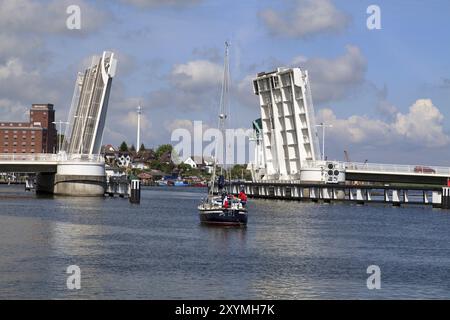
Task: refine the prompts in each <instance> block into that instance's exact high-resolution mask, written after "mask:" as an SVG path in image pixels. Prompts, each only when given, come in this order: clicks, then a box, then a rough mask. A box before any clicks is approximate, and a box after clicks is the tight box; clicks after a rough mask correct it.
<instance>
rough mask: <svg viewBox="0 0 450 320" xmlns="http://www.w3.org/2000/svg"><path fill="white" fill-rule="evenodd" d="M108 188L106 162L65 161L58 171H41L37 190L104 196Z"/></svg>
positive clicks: (67, 194) (59, 164)
mask: <svg viewBox="0 0 450 320" xmlns="http://www.w3.org/2000/svg"><path fill="white" fill-rule="evenodd" d="M105 190H106V174H105V164H104V163H98V162H80V161H78V162H77V161H73V162H71V161H64V162H61V163H58V164H57V170H56V173H39V174H38V175H37V177H36V192H38V193H49V194H55V195H64V196H79V197H100V196H101V197H102V196H104V194H105Z"/></svg>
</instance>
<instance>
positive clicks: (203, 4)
mask: <svg viewBox="0 0 450 320" xmlns="http://www.w3.org/2000/svg"><path fill="white" fill-rule="evenodd" d="M70 4H77V5H79V6H80V8H81V18H82V20H81V23H82V28H81V30H68V29H67V28H66V27H65V20H66V18H67V16H68V15H67V14H66V13H65V8H66V7H67V6H68V5H70ZM371 4H376V5H378V6H379V7H380V9H381V26H382V29H381V30H368V29H367V27H366V19H367V17H368V14H367V13H366V9H367V7H368V6H369V5H371ZM43 21H45V22H44V23H43ZM0 30H1V31H0V81H1V82H0V83H1V84H2V85H1V86H0V87H1V88H0V116H1V117H2V118H3V119H6V118H21V117H22V118H23V117H25V115H26V110H27V108H28V107H29V105H30V104H31V103H36V102H51V103H54V104H55V108H56V109H57V118H60V119H63V120H65V118H66V117H67V111H68V107H69V104H70V99H71V96H72V93H73V88H74V81H75V77H76V72H77V70H80V69H81V68H82V66H83V63H86V61H87V58H88V57H89V56H90V55H92V54H96V53H100V52H102V51H103V50H113V51H114V52H116V53H117V55H118V57H119V64H118V72H117V76H116V78H115V79H114V83H113V92H112V95H111V100H110V106H109V114H108V120H107V129H106V131H105V138H104V142H105V143H106V142H110V143H112V144H115V145H118V144H119V143H120V142H121V141H122V140H127V141H130V142H133V141H134V140H135V130H134V122H133V121H135V120H134V118H135V117H134V111H135V109H136V106H137V104H138V103H139V102H142V104H143V107H144V117H145V119H144V129H143V131H144V132H143V142H144V143H145V144H146V145H147V146H155V145H158V144H161V143H166V142H170V133H171V130H173V128H176V127H180V126H187V127H189V123H190V121H193V120H203V121H205V122H206V123H207V124H208V125H214V124H215V118H216V114H217V104H218V101H217V100H218V93H219V81H220V69H221V66H222V59H223V42H224V41H225V40H229V41H231V45H232V47H231V57H230V59H231V61H230V63H231V74H232V82H233V88H234V90H233V95H232V108H233V120H234V123H233V126H235V127H239V128H246V127H250V125H251V121H252V120H253V119H255V118H257V117H259V106H258V100H257V98H256V97H255V96H254V95H253V93H252V90H251V77H252V76H253V75H255V74H256V73H257V72H260V71H267V70H271V69H273V68H274V67H276V66H298V67H302V68H307V69H308V70H309V71H310V74H311V86H312V88H313V100H314V103H315V107H316V113H317V117H318V120H319V121H321V120H324V121H327V122H330V123H332V124H333V128H332V129H330V130H331V131H330V133H329V135H328V137H329V138H327V146H328V147H327V152H326V153H327V154H328V157H329V158H333V159H342V158H343V150H344V149H346V150H349V152H350V156H351V158H352V160H355V161H364V160H365V159H368V160H369V161H371V162H391V163H427V164H438V165H448V164H449V158H450V148H449V145H450V138H449V135H450V37H449V31H450V2H448V1H446V0H431V1H418V0H408V1H407V0H396V1H363V0H346V1H339V0H336V1H333V0H316V1H309V0H280V1H268V0H263V1H256V0H248V1H219V0H185V1H181V0H117V1H106V0H98V1H88V0H79V1H78V0H71V1H65V0H58V1H56V0H43V1H33V0H17V1H12V0H0ZM180 79H183V81H181V80H180ZM412 106H413V107H412ZM11 120H13V119H11Z"/></svg>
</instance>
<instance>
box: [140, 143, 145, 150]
mask: <svg viewBox="0 0 450 320" xmlns="http://www.w3.org/2000/svg"><path fill="white" fill-rule="evenodd" d="M139 151H145V146H144V144H143V143H141V147H140V148H139Z"/></svg>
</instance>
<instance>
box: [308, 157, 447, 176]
mask: <svg viewBox="0 0 450 320" xmlns="http://www.w3.org/2000/svg"><path fill="white" fill-rule="evenodd" d="M326 162H327V161H321V160H318V161H304V162H303V163H302V167H303V168H318V167H321V166H325V164H326ZM328 162H332V163H337V164H338V166H339V168H342V169H345V170H355V171H364V172H370V171H371V172H377V173H378V172H380V173H403V174H404V173H410V174H416V175H420V174H424V175H434V174H435V175H446V176H450V168H448V167H436V166H425V165H404V164H382V163H368V162H341V161H328Z"/></svg>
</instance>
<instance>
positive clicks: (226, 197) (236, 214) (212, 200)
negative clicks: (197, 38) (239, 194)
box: [198, 42, 247, 226]
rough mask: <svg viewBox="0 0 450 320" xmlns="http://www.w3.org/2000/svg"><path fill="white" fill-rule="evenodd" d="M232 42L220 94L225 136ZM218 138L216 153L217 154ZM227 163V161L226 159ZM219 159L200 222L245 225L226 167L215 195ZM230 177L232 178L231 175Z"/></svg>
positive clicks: (243, 211) (242, 206) (241, 205)
mask: <svg viewBox="0 0 450 320" xmlns="http://www.w3.org/2000/svg"><path fill="white" fill-rule="evenodd" d="M229 47H230V44H229V43H228V42H225V59H224V60H225V61H224V72H223V82H222V93H221V96H220V112H219V125H218V127H219V130H220V131H221V133H222V136H223V137H224V138H225V128H226V120H227V118H228V110H229V107H228V104H229V99H228V94H229V78H230V75H229V74H230V69H229V62H228V51H229ZM217 147H218V145H217V140H216V148H215V153H216V156H217V149H218V148H217ZM224 162H225V163H226V161H224ZM216 170H217V159H215V161H214V165H213V170H212V174H211V181H210V183H209V191H208V196H207V197H206V198H205V199H203V201H202V203H201V204H200V205H199V206H198V210H199V216H200V222H201V223H205V224H214V225H226V226H243V225H246V224H247V208H246V206H245V203H244V202H242V201H241V200H240V199H239V198H236V197H234V195H232V194H229V193H228V192H227V188H226V179H225V176H224V175H223V172H224V171H225V175H227V170H226V167H225V168H224V166H222V168H221V174H220V175H219V177H218V179H217V191H218V192H217V195H214V191H215V184H216ZM228 178H229V179H230V177H229V175H228Z"/></svg>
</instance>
